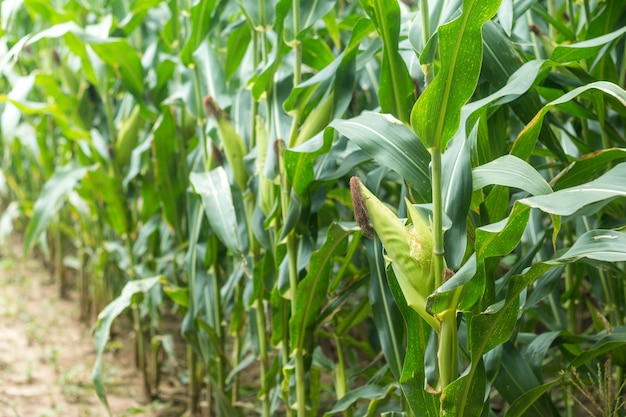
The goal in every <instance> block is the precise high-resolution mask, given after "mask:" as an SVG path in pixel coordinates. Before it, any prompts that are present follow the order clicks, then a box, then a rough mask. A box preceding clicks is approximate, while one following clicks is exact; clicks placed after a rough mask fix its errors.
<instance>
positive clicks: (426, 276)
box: [405, 199, 435, 295]
mask: <svg viewBox="0 0 626 417" xmlns="http://www.w3.org/2000/svg"><path fill="white" fill-rule="evenodd" d="M405 200H406V205H407V208H408V214H409V220H410V221H411V225H409V226H407V229H408V231H409V248H410V255H411V256H412V257H413V258H415V260H417V262H418V264H419V265H420V268H421V271H420V280H419V283H418V284H417V285H421V286H422V292H423V293H424V294H427V295H428V294H431V293H432V292H433V291H434V290H435V288H434V285H435V281H434V279H433V275H432V269H431V266H432V262H433V231H432V229H431V228H430V226H429V224H428V223H426V221H425V220H424V219H423V218H422V215H421V214H420V213H419V212H418V211H417V210H416V209H415V207H414V206H413V204H411V202H410V201H409V200H408V199H405Z"/></svg>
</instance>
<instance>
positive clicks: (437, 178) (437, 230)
mask: <svg viewBox="0 0 626 417" xmlns="http://www.w3.org/2000/svg"><path fill="white" fill-rule="evenodd" d="M430 154H431V160H432V172H431V185H432V193H433V272H432V273H433V274H434V276H433V278H434V286H435V288H439V287H440V286H441V284H442V283H443V276H444V268H445V266H444V265H445V261H444V257H443V254H444V245H443V196H442V187H441V175H442V173H441V149H440V148H438V147H436V148H432V149H430ZM458 295H459V294H458V291H457V294H455V296H454V297H452V301H451V303H450V305H449V306H448V309H447V310H446V311H444V312H443V313H442V314H441V315H440V316H439V317H438V318H439V320H440V321H441V324H440V331H439V350H438V354H437V357H438V360H439V384H440V388H441V389H443V388H445V387H446V386H448V385H449V384H450V383H451V382H452V381H454V380H455V379H456V377H457V375H458V345H459V344H458V335H457V323H456V306H457V302H458Z"/></svg>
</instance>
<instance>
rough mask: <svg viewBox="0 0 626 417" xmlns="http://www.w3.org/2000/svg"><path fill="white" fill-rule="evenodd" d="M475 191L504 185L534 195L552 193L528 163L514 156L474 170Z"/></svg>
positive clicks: (499, 159) (508, 156) (501, 158)
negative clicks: (490, 186) (488, 186)
mask: <svg viewBox="0 0 626 417" xmlns="http://www.w3.org/2000/svg"><path fill="white" fill-rule="evenodd" d="M472 178H473V180H474V190H479V189H481V188H483V187H485V186H487V185H504V186H506V187H514V188H519V189H522V190H524V191H526V192H528V193H530V194H532V195H543V194H550V193H552V188H550V185H548V183H547V182H546V180H545V179H543V177H542V176H541V175H540V174H539V173H538V172H537V171H536V170H535V169H534V168H533V167H532V166H531V165H530V164H528V163H527V162H526V161H524V160H522V159H519V158H517V157H515V156H513V155H504V156H502V157H500V158H498V159H496V160H494V161H491V162H489V163H487V164H484V165H481V166H479V167H476V168H474V170H473V171H472Z"/></svg>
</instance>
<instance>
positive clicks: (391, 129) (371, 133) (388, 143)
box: [330, 113, 431, 203]
mask: <svg viewBox="0 0 626 417" xmlns="http://www.w3.org/2000/svg"><path fill="white" fill-rule="evenodd" d="M330 126H331V127H333V128H334V129H335V130H337V131H338V132H339V133H341V134H342V135H344V136H345V137H347V138H348V139H350V140H351V141H352V142H354V143H355V144H356V145H357V146H358V147H359V148H361V149H362V150H363V151H364V152H365V153H367V154H368V155H370V156H371V157H372V158H374V159H375V160H376V162H378V163H379V164H380V165H381V166H386V167H389V168H390V169H392V170H393V171H395V172H396V173H398V174H399V175H400V176H401V177H402V178H404V180H406V181H408V182H409V183H410V184H411V186H412V187H413V189H414V190H415V193H414V196H415V197H416V199H417V200H419V201H418V202H422V203H425V202H430V199H431V197H430V193H431V190H430V172H429V163H430V154H429V153H428V151H427V150H426V148H425V147H424V145H423V144H422V143H421V141H420V140H419V138H418V137H417V136H416V135H415V133H414V132H413V131H412V130H411V129H410V128H409V127H408V126H407V125H405V124H404V123H402V122H401V121H400V120H398V119H396V118H395V117H393V116H391V115H388V114H378V113H368V114H362V115H360V116H357V117H355V118H352V119H349V120H334V121H333V122H332V123H331V124H330Z"/></svg>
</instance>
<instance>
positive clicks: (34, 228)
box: [24, 163, 94, 253]
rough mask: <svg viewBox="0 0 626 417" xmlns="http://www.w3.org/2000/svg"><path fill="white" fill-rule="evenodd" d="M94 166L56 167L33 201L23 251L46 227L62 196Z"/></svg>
mask: <svg viewBox="0 0 626 417" xmlns="http://www.w3.org/2000/svg"><path fill="white" fill-rule="evenodd" d="M93 169H94V167H93V166H91V167H86V166H80V165H78V164H76V163H70V164H67V165H65V166H62V167H60V168H58V169H57V170H56V171H55V172H54V174H52V177H50V179H49V180H48V181H47V182H46V184H45V185H44V187H43V190H42V191H41V194H40V195H39V198H37V201H35V205H34V207H33V215H32V217H31V219H30V222H28V227H27V228H26V234H25V236H24V253H29V252H30V251H31V250H32V249H33V246H35V243H36V242H37V240H38V239H39V237H40V236H41V234H42V233H43V232H44V231H45V230H46V229H47V228H48V225H49V224H50V220H51V219H52V216H54V215H55V214H56V213H57V212H58V211H59V210H60V209H61V207H62V206H63V200H64V198H65V197H66V196H67V195H68V194H69V192H70V191H72V190H73V189H74V187H76V185H77V184H78V182H79V181H80V180H81V179H82V178H84V177H85V174H87V172H89V171H91V170H93Z"/></svg>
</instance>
